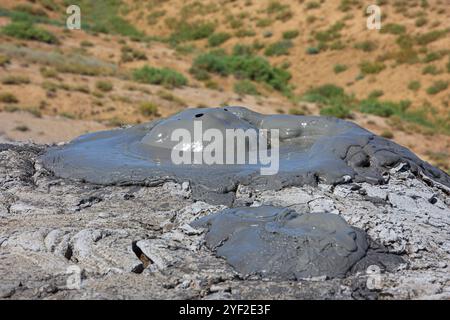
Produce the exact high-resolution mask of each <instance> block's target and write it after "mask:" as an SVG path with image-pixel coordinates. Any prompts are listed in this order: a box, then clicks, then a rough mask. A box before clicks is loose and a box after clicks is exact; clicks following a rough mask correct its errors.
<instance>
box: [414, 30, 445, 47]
mask: <svg viewBox="0 0 450 320" xmlns="http://www.w3.org/2000/svg"><path fill="white" fill-rule="evenodd" d="M447 33H448V31H447V30H433V31H430V32H427V33H424V34H421V35H418V36H417V37H416V41H417V44H419V45H421V46H424V45H427V44H429V43H431V42H434V41H436V40H439V39H440V38H442V37H444V36H445V35H446V34H447Z"/></svg>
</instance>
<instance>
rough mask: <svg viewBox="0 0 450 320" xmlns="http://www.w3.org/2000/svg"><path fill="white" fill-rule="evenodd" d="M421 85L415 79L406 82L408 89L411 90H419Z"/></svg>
mask: <svg viewBox="0 0 450 320" xmlns="http://www.w3.org/2000/svg"><path fill="white" fill-rule="evenodd" d="M421 86H422V85H421V84H420V81H417V80H415V81H411V82H410V83H409V84H408V89H409V90H411V91H419V89H420V87H421Z"/></svg>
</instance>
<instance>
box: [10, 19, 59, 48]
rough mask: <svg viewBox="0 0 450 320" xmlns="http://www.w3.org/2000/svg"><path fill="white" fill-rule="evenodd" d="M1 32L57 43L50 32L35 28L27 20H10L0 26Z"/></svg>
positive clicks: (17, 36) (21, 37)
mask: <svg viewBox="0 0 450 320" xmlns="http://www.w3.org/2000/svg"><path fill="white" fill-rule="evenodd" d="M1 32H2V33H3V34H5V35H7V36H9V37H14V38H17V39H23V40H33V41H39V42H45V43H49V44H58V43H59V41H58V39H57V38H56V36H55V35H53V34H52V33H51V32H49V31H47V30H44V29H41V28H37V27H35V26H33V24H31V23H28V22H22V21H21V22H12V23H10V24H8V25H6V26H5V27H3V28H2V30H1Z"/></svg>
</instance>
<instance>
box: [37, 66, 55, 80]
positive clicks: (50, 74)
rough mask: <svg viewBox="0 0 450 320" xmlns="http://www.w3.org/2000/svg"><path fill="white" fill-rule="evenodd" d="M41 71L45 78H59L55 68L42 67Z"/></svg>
mask: <svg viewBox="0 0 450 320" xmlns="http://www.w3.org/2000/svg"><path fill="white" fill-rule="evenodd" d="M39 71H40V72H41V75H42V76H43V77H44V78H57V77H58V71H56V70H55V69H53V68H47V67H41V68H40V69H39Z"/></svg>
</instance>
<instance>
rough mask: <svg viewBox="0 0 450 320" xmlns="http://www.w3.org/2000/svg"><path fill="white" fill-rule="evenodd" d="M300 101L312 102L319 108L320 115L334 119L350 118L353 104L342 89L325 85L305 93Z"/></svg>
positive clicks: (352, 100)
mask: <svg viewBox="0 0 450 320" xmlns="http://www.w3.org/2000/svg"><path fill="white" fill-rule="evenodd" d="M302 100H304V101H308V102H314V103H317V104H319V105H320V106H321V109H320V114H321V115H325V116H331V117H336V118H341V119H344V118H351V116H352V115H351V110H350V109H351V108H352V106H353V104H354V102H355V100H354V98H353V97H352V96H349V95H347V94H346V93H345V91H344V89H342V88H341V87H338V86H335V85H333V84H326V85H323V86H320V87H316V88H313V89H311V90H308V91H307V92H305V93H304V94H303V96H302Z"/></svg>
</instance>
